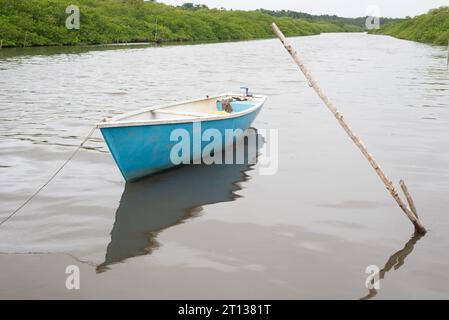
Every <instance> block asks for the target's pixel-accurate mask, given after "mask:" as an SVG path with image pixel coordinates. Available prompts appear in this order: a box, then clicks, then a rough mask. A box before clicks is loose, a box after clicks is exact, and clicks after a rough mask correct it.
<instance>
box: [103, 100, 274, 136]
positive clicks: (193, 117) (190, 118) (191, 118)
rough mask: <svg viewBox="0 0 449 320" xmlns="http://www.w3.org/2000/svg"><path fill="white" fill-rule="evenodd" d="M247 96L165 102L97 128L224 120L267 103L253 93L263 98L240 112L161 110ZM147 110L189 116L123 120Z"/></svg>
mask: <svg viewBox="0 0 449 320" xmlns="http://www.w3.org/2000/svg"><path fill="white" fill-rule="evenodd" d="M231 96H232V97H245V95H243V94H232V93H226V94H220V95H216V96H206V97H205V98H198V99H192V100H186V101H180V102H175V103H171V104H165V105H160V106H153V107H148V108H143V109H139V110H136V111H132V112H127V113H123V114H120V115H117V116H114V117H111V118H108V119H105V120H104V121H103V122H99V123H97V124H96V127H97V128H115V127H132V126H147V125H161V124H173V123H189V122H195V121H209V120H223V119H231V118H237V117H241V116H244V115H246V114H249V113H251V112H254V111H255V110H256V109H259V108H261V107H262V105H263V104H264V103H265V101H266V99H267V97H266V96H263V95H253V96H252V97H254V98H256V99H261V100H260V101H259V102H258V103H257V104H255V105H254V106H252V107H251V108H248V109H246V110H243V111H240V112H234V113H229V114H225V115H214V114H207V113H206V114H201V115H200V114H199V113H198V114H197V113H194V112H189V111H186V112H185V113H183V112H182V111H169V110H161V109H166V108H170V107H175V106H179V105H183V104H189V103H195V102H199V101H203V100H206V99H217V98H222V97H231ZM145 112H160V113H167V114H169V113H170V114H175V112H176V114H178V115H185V116H187V118H182V119H149V120H128V121H126V120H125V121H121V120H120V119H123V118H128V117H132V116H135V115H138V114H142V113H145Z"/></svg>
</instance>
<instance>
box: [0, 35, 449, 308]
mask: <svg viewBox="0 0 449 320" xmlns="http://www.w3.org/2000/svg"><path fill="white" fill-rule="evenodd" d="M292 43H293V44H294V45H296V46H297V47H298V48H300V50H301V52H302V53H303V55H304V58H305V60H306V61H307V63H308V65H309V67H310V68H311V69H312V70H313V72H314V73H315V75H316V76H317V78H318V79H319V80H320V83H321V85H322V87H323V88H324V89H325V90H326V91H327V93H328V94H329V95H330V96H331V97H332V98H333V100H334V102H335V103H336V104H337V106H339V108H340V109H341V111H342V112H343V114H344V115H345V117H346V119H347V120H348V121H349V122H350V123H351V125H352V126H353V128H354V129H355V130H356V132H358V134H359V135H360V136H361V137H362V138H363V139H364V141H365V142H366V144H367V145H368V146H369V148H370V149H371V151H372V152H373V153H374V154H375V155H376V157H377V158H378V160H379V162H380V163H381V164H382V165H383V167H384V169H385V171H386V172H387V173H389V175H390V177H391V178H392V180H394V181H398V180H399V179H401V178H403V179H404V180H405V181H406V182H407V183H408V186H409V188H410V190H411V191H412V193H413V194H414V198H415V202H416V205H417V207H418V210H419V213H420V214H421V217H422V220H423V223H424V224H425V225H426V226H427V227H428V229H429V233H428V234H427V235H426V236H425V237H423V238H417V237H413V230H412V228H411V224H410V223H409V221H408V220H407V219H406V217H405V216H404V214H403V213H402V212H401V211H400V210H399V209H398V208H397V206H396V204H395V203H394V202H393V200H392V199H391V198H390V197H389V195H388V194H387V192H386V191H385V190H384V187H383V186H382V184H381V183H380V182H379V181H378V178H377V176H376V175H375V174H374V172H373V171H372V169H371V168H370V166H369V165H368V164H367V162H366V161H365V160H364V159H363V157H362V156H361V155H360V154H359V152H358V151H357V150H356V149H355V147H354V146H353V145H352V143H351V141H350V140H349V139H348V138H347V137H346V136H345V134H344V132H343V131H342V130H341V129H340V128H339V127H337V125H336V122H335V120H334V119H333V118H332V115H331V114H330V113H329V112H328V111H327V110H326V109H325V108H324V107H323V105H322V104H321V103H320V101H319V99H318V98H317V97H316V96H315V94H314V92H313V91H312V90H311V89H310V88H309V87H308V85H307V84H306V83H305V81H304V78H303V77H302V76H301V74H299V72H298V71H297V68H296V67H295V65H293V64H292V62H291V61H290V57H289V56H288V55H287V54H286V52H284V49H283V48H282V47H281V46H280V44H279V43H278V41H276V40H264V41H252V42H237V43H224V44H201V45H186V46H173V47H142V46H140V47H107V48H101V47H90V48H76V49H73V48H43V49H42V48H41V49H15V50H10V49H2V50H0V173H1V179H0V202H1V206H0V218H4V217H6V216H7V215H8V214H9V213H10V212H11V211H13V210H14V209H15V208H16V207H17V206H18V205H20V203H21V202H22V201H24V199H26V198H27V196H28V195H30V194H31V193H32V192H33V191H34V190H35V189H36V188H37V187H39V186H40V185H41V184H42V183H43V182H44V181H45V180H46V179H47V178H48V177H49V175H51V173H52V172H53V171H54V170H56V169H57V168H58V166H59V165H61V164H62V163H63V162H64V160H65V159H66V158H67V157H68V156H69V155H70V153H71V152H72V151H73V150H74V149H75V148H76V146H77V145H78V144H79V143H80V142H81V140H82V139H83V137H84V136H85V135H86V134H87V133H88V132H89V130H90V128H91V127H92V125H93V124H94V123H95V122H96V121H98V120H99V119H101V118H102V117H104V116H109V115H114V114H119V113H122V112H124V111H130V110H135V109H138V108H142V107H147V106H151V105H154V104H160V103H167V102H170V101H175V100H183V99H186V98H196V97H201V96H204V95H206V94H214V93H222V92H226V91H238V88H239V87H240V86H241V85H248V86H250V87H251V89H252V90H253V91H254V92H258V93H263V94H266V95H268V96H269V100H268V101H267V103H266V105H265V107H264V109H263V111H262V112H261V114H260V115H259V117H258V118H257V120H256V122H255V123H254V127H256V128H258V129H277V130H278V134H279V141H278V147H279V148H278V150H279V152H278V163H279V165H278V170H277V172H276V173H275V174H273V175H262V174H261V170H260V169H261V168H260V167H261V164H260V163H259V164H256V165H255V166H249V165H248V166H247V165H240V166H211V167H198V166H195V167H183V168H181V169H179V170H172V171H169V172H167V173H164V174H161V175H158V176H155V177H152V178H147V179H144V180H141V181H139V182H138V183H135V184H125V182H124V181H123V179H122V178H121V176H120V174H119V171H118V169H117V168H116V167H115V164H114V163H113V160H112V158H111V156H110V154H109V153H108V151H107V149H106V147H105V145H104V142H103V141H102V138H101V136H100V134H99V133H98V132H96V133H95V134H94V136H93V138H92V139H90V140H89V141H88V143H87V145H86V148H84V149H82V150H81V152H80V153H79V154H78V155H77V156H76V158H75V159H74V160H73V161H72V162H70V164H69V165H68V166H67V167H66V168H65V169H64V171H63V172H62V173H61V174H60V175H59V176H58V177H57V178H56V179H55V180H54V181H53V182H52V183H51V184H50V185H49V186H48V187H47V188H46V189H45V190H44V191H43V192H42V193H41V194H40V195H39V196H38V197H36V198H35V199H34V200H33V201H32V202H31V203H30V204H29V205H28V206H26V207H25V208H24V209H23V210H22V211H21V212H20V214H18V215H16V216H14V217H13V218H12V219H11V220H9V221H8V222H7V223H5V224H4V225H3V226H1V227H0V251H1V254H0V266H1V272H0V298H17V297H25V298H54V297H57V298H288V299H290V298H293V299H296V298H330V299H334V298H349V299H359V298H363V297H368V298H384V299H394V298H406V299H407V298H448V297H449V274H448V273H447V270H449V253H448V252H449V215H448V214H447V209H448V208H449V197H448V194H449V72H448V71H447V69H446V56H445V51H446V50H445V48H442V47H434V46H429V45H424V44H418V43H413V42H408V41H402V40H397V39H393V38H389V37H383V36H369V35H365V34H324V35H320V36H313V37H302V38H293V39H292ZM267 132H269V131H267ZM266 138H269V137H266ZM264 152H269V150H268V149H267V150H265V151H264ZM68 265H77V266H78V267H79V268H80V270H81V274H80V280H81V282H80V285H81V288H80V290H71V291H69V290H67V289H66V287H65V280H66V277H67V275H66V274H65V270H66V267H67V266H68ZM370 265H374V266H378V267H379V269H382V271H381V278H382V280H381V283H380V289H378V290H371V291H368V290H367V289H366V287H365V279H366V277H367V276H368V274H366V273H365V270H366V268H367V267H368V266H370Z"/></svg>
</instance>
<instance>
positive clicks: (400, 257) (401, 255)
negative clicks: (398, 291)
mask: <svg viewBox="0 0 449 320" xmlns="http://www.w3.org/2000/svg"><path fill="white" fill-rule="evenodd" d="M422 237H423V235H421V234H419V233H417V232H415V233H414V234H413V236H412V237H411V238H410V240H409V241H408V242H407V243H406V244H405V246H404V248H402V249H401V250H399V251H397V252H396V253H394V254H393V255H392V256H391V257H390V258H389V259H388V261H387V262H386V263H385V266H384V267H383V268H382V270H380V271H379V281H380V280H383V279H384V278H385V274H386V273H387V272H388V271H390V270H391V269H394V270H398V269H399V268H400V267H402V266H403V265H404V262H405V258H407V256H408V255H409V254H410V253H412V251H413V249H414V248H415V244H416V243H417V242H418V241H419V239H421V238H422ZM373 282H374V280H372V281H371V284H373ZM376 295H377V290H376V289H374V288H373V289H369V290H368V294H367V295H366V296H364V297H363V298H361V300H369V299H372V298H374V297H375V296H376Z"/></svg>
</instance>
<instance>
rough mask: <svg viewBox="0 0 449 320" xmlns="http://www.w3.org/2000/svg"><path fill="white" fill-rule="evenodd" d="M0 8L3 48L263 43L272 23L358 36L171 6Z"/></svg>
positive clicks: (33, 2)
mask: <svg viewBox="0 0 449 320" xmlns="http://www.w3.org/2000/svg"><path fill="white" fill-rule="evenodd" d="M69 4H70V5H76V6H77V7H78V8H79V17H80V19H79V29H76V28H75V29H71V30H69V29H67V27H66V19H67V18H68V17H69V15H70V14H68V13H66V8H67V6H68V5H69ZM0 6H1V10H0V12H1V13H0V30H2V31H1V33H0V42H2V45H3V47H28V46H51V45H91V44H113V43H115V44H119V43H132V42H156V43H161V42H186V41H229V40H250V39H264V38H272V37H273V34H272V32H271V29H270V24H271V23H272V22H276V24H277V25H278V26H279V27H280V28H281V29H282V30H283V31H284V33H285V34H286V35H287V36H303V35H315V34H320V33H323V32H360V31H362V28H361V27H360V26H359V25H356V24H355V23H356V20H355V19H354V24H352V23H351V21H352V20H351V19H346V20H341V19H339V18H338V17H335V18H334V19H335V20H329V18H327V19H321V20H320V18H319V17H316V18H313V19H312V18H309V19H306V18H292V17H276V16H273V15H270V14H268V13H265V12H263V11H261V10H257V11H241V10H235V11H232V10H231V11H227V10H217V9H208V8H207V7H194V8H185V7H173V6H169V5H165V4H162V3H156V2H151V1H143V0H135V1H127V2H122V1H117V0H104V1H101V2H98V3H93V2H92V1H88V0H77V1H70V3H68V2H67V1H66V0H53V1H51V2H49V1H44V0H28V1H23V0H4V1H2V3H1V4H0ZM72 22H74V21H73V20H72Z"/></svg>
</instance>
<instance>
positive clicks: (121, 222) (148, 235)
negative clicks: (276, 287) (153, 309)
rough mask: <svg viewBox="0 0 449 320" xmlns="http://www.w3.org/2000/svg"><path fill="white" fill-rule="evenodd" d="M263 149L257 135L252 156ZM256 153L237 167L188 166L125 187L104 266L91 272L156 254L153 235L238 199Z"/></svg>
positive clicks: (260, 139) (235, 148) (216, 165)
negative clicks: (203, 209)
mask: <svg viewBox="0 0 449 320" xmlns="http://www.w3.org/2000/svg"><path fill="white" fill-rule="evenodd" d="M251 131H253V132H254V133H253V134H257V133H256V131H255V130H251ZM263 143H264V140H263V137H262V136H261V135H258V134H257V148H256V151H257V150H259V149H260V147H261V146H262V145H263ZM237 148H245V150H246V151H247V150H248V148H247V144H246V143H245V145H241V146H234V147H233V148H232V149H233V152H234V155H235V154H236V151H237V150H239V149H237ZM240 150H241V149H240ZM256 153H257V152H255V153H253V154H254V156H252V155H251V153H248V152H245V161H244V163H243V164H212V165H205V164H202V165H189V166H183V167H180V168H175V169H171V170H168V171H165V172H161V173H159V174H157V175H155V176H150V177H148V178H144V179H141V180H139V181H136V182H133V183H127V184H126V186H125V190H124V192H123V194H122V198H121V200H120V205H119V207H118V209H117V212H116V214H115V223H114V226H113V228H112V231H111V241H110V243H109V245H108V247H107V250H106V257H105V261H104V262H103V263H101V264H100V265H98V266H97V272H104V271H106V270H108V266H109V265H111V264H114V263H117V262H122V261H124V260H126V259H129V258H132V257H136V256H140V255H145V254H151V252H152V251H153V250H155V249H157V248H158V242H157V235H158V234H159V233H160V232H161V231H163V230H165V229H167V228H170V227H172V226H174V225H177V224H180V223H183V222H185V221H186V220H188V219H191V218H194V217H196V216H198V214H199V212H200V211H201V206H203V205H207V204H213V203H218V202H226V201H233V200H235V199H236V198H238V197H239V195H237V194H236V193H235V191H237V190H240V189H241V187H240V185H239V183H240V182H243V181H246V180H248V177H249V176H248V175H247V172H248V171H250V170H252V167H253V166H254V164H251V163H254V161H255V160H257V159H255V158H257V155H256ZM248 160H250V161H248ZM251 160H252V161H251Z"/></svg>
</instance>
